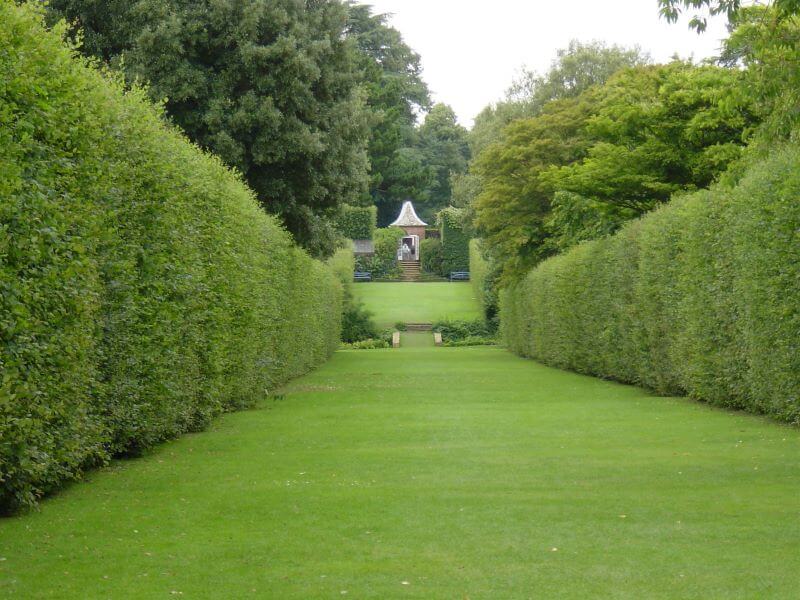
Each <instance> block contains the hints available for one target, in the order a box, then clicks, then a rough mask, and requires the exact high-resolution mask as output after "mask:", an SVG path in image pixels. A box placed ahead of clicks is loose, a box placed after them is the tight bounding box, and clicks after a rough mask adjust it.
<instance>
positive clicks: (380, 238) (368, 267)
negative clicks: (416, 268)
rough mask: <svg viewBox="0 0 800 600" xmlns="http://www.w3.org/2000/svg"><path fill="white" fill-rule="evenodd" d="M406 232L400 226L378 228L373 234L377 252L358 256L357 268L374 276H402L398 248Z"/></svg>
mask: <svg viewBox="0 0 800 600" xmlns="http://www.w3.org/2000/svg"><path fill="white" fill-rule="evenodd" d="M404 235H405V232H404V231H403V230H402V229H400V228H399V227H385V228H382V229H376V230H375V233H374V235H373V241H374V242H375V254H374V255H373V256H358V257H356V270H357V271H368V272H370V273H372V277H373V278H392V277H399V276H400V265H399V264H398V262H397V250H398V248H399V247H400V240H401V239H402V238H403V236H404Z"/></svg>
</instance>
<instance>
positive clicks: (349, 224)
mask: <svg viewBox="0 0 800 600" xmlns="http://www.w3.org/2000/svg"><path fill="white" fill-rule="evenodd" d="M377 222H378V208H377V207H376V206H350V205H349V204H344V205H342V207H341V209H340V211H339V215H338V217H337V219H336V230H337V231H338V232H339V233H341V234H342V235H343V236H344V237H346V238H347V239H350V240H371V239H372V235H373V233H374V232H375V227H376V224H377Z"/></svg>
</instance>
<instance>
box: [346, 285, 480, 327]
mask: <svg viewBox="0 0 800 600" xmlns="http://www.w3.org/2000/svg"><path fill="white" fill-rule="evenodd" d="M354 289H355V293H356V296H357V297H358V298H360V299H361V300H362V301H363V302H364V304H365V305H366V307H367V308H368V309H369V310H371V311H372V313H373V314H374V319H375V322H376V324H377V325H378V327H380V328H381V329H385V328H387V327H391V326H393V325H394V324H395V323H398V322H400V323H432V322H434V321H437V320H440V319H466V320H471V319H477V318H479V317H480V308H479V306H478V302H477V300H476V299H475V297H474V294H473V293H472V285H470V283H469V282H463V281H461V282H452V283H450V282H436V283H360V284H357V285H355V286H354Z"/></svg>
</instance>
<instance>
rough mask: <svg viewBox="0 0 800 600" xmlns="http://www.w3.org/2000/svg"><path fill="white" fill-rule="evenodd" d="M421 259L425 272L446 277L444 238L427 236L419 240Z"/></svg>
mask: <svg viewBox="0 0 800 600" xmlns="http://www.w3.org/2000/svg"><path fill="white" fill-rule="evenodd" d="M419 260H420V267H421V269H422V272H423V273H427V274H429V275H436V276H438V277H446V276H447V274H446V273H445V272H444V256H443V255H442V240H440V239H439V238H425V239H424V240H420V242H419Z"/></svg>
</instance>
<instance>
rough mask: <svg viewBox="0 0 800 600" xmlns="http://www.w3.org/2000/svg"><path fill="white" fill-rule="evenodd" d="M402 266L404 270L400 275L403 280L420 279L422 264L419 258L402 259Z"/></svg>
mask: <svg viewBox="0 0 800 600" xmlns="http://www.w3.org/2000/svg"><path fill="white" fill-rule="evenodd" d="M400 268H401V269H402V271H403V274H402V275H401V276H400V280H401V281H419V275H420V266H419V261H418V260H401V261H400Z"/></svg>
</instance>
